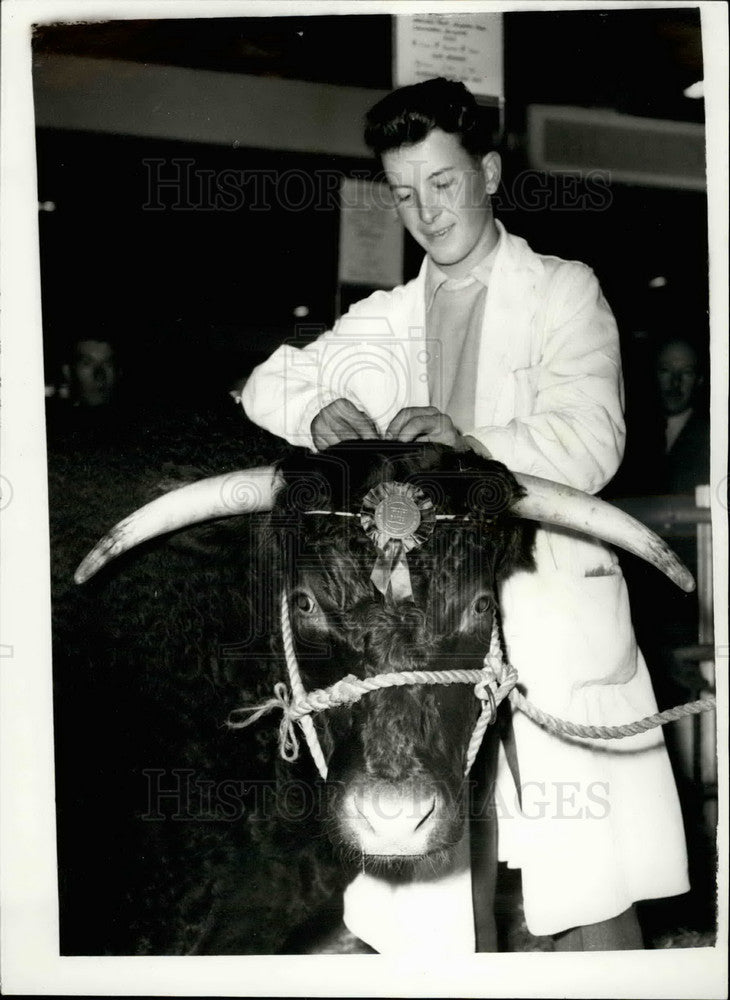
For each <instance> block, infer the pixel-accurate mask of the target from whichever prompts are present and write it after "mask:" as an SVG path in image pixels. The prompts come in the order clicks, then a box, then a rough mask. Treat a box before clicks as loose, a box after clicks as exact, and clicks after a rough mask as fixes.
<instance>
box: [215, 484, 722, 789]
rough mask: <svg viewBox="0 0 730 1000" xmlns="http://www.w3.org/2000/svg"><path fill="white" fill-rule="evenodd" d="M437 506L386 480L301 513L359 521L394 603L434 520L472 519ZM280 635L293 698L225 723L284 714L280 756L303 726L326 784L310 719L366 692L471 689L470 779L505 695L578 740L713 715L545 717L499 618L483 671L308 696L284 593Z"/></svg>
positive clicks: (699, 704) (295, 749)
mask: <svg viewBox="0 0 730 1000" xmlns="http://www.w3.org/2000/svg"><path fill="white" fill-rule="evenodd" d="M432 508H433V505H432V503H431V501H430V500H429V499H428V498H427V497H425V495H424V494H423V493H422V491H421V490H419V489H418V488H417V487H415V486H412V485H409V484H403V483H383V484H381V485H380V486H377V487H375V489H373V490H371V491H370V493H368V494H367V496H366V497H365V500H364V501H363V507H362V509H361V511H360V513H359V515H357V514H354V513H352V512H351V511H332V510H308V511H304V513H305V514H321V515H329V516H333V515H335V516H339V517H353V518H354V517H358V516H359V518H360V524H361V526H362V528H363V530H364V531H365V532H366V533H367V534H368V537H370V539H371V540H372V541H373V543H374V544H375V547H376V549H377V552H378V556H377V558H376V562H375V566H374V568H373V572H372V574H371V580H372V582H373V584H374V586H375V587H376V588H377V589H378V590H380V591H381V592H382V593H383V594H384V595H386V596H387V594H388V593H389V592H390V594H391V595H392V597H393V598H394V599H395V600H396V601H397V600H401V599H404V598H412V589H411V580H410V574H409V570H408V562H407V559H406V554H407V553H408V552H409V551H410V550H411V549H412V548H415V547H416V546H418V545H421V544H422V543H423V542H424V541H425V540H426V538H428V537H429V535H430V534H431V531H432V530H433V523H434V521H438V520H468V515H467V516H466V517H462V516H461V515H455V514H435V513H434V512H433V509H432ZM281 632H282V638H283V643H284V653H285V657H286V664H287V670H288V674H289V686H290V688H291V694H290V693H289V690H288V689H287V686H286V684H284V683H283V682H281V681H280V682H279V683H277V684H276V685H275V686H274V697H273V698H269V699H268V700H267V701H265V702H263V703H261V704H260V705H255V706H253V707H251V708H246V707H244V708H237V709H234V710H233V711H232V712H231V713H230V715H229V718H228V721H227V725H228V726H229V727H230V728H232V729H241V728H243V727H245V726H250V725H251V724H252V723H253V722H256V721H257V720H258V719H260V718H261V717H262V716H263V715H265V714H266V713H267V712H270V711H271V710H272V709H275V708H278V709H280V710H281V712H282V718H281V723H280V726H279V751H280V753H281V756H282V757H283V758H284V759H285V760H288V761H294V760H296V759H297V758H298V756H299V741H298V738H297V732H296V725H295V723H298V724H299V726H300V727H301V729H302V732H303V733H304V737H305V740H306V742H307V746H308V747H309V750H310V753H311V754H312V757H313V759H314V762H315V764H316V767H317V770H318V771H319V773H320V775H321V776H322V778H323V779H326V777H327V762H326V761H325V758H324V754H323V752H322V747H321V746H320V742H319V737H318V736H317V731H316V729H315V726H314V720H313V718H312V716H313V715H314V714H315V713H317V712H323V711H325V710H326V709H328V708H334V707H336V706H338V705H346V704H353V703H354V702H356V701H359V700H360V699H361V698H362V697H363V695H365V694H367V693H369V692H371V691H378V690H381V689H383V688H387V687H397V686H405V685H418V684H473V685H474V694H475V696H476V697H477V698H478V699H479V701H480V702H481V712H480V714H479V717H478V718H477V721H476V724H475V726H474V730H473V732H472V734H471V737H470V739H469V745H468V747H467V751H466V764H465V768H464V775H465V776H466V775H468V773H469V771H470V770H471V766H472V764H473V763H474V759H475V758H476V755H477V752H478V750H479V747H480V746H481V743H482V739H483V737H484V733H485V731H486V729H487V726H488V725H490V724H491V723H492V722H494V720H495V718H496V714H497V708H498V706H499V705H500V703H501V702H502V701H503V700H504V698H506V697H509V700H510V702H511V704H512V707H513V709H516V710H518V711H521V712H523V713H524V714H525V715H527V716H528V718H530V719H531V720H532V721H533V722H535V723H537V725H539V726H541V727H542V728H544V729H545V730H547V731H548V732H550V733H553V734H555V735H558V736H562V737H566V736H567V737H572V738H578V739H601V740H613V739H622V738H625V737H627V736H632V735H635V734H637V733H640V732H646V731H647V730H649V729H653V728H655V727H657V726H662V725H665V724H666V723H667V722H670V721H673V720H675V719H678V718H681V717H683V716H686V715H696V714H699V713H701V712H707V711H713V710H714V708H715V699H714V698H706V699H700V700H699V701H694V702H689V703H687V704H685V705H681V706H677V707H676V708H673V709H668V710H666V711H664V712H658V713H656V714H654V715H652V716H647V717H646V718H644V719H639V720H636V721H634V722H630V723H626V724H623V725H620V726H593V725H580V724H577V723H572V722H566V720H564V719H559V718H556V717H555V716H552V715H548V714H547V713H546V712H542V711H541V710H540V709H538V708H536V707H535V706H534V705H532V704H531V703H530V702H529V701H528V700H527V699H526V698H525V697H524V695H522V694H521V693H520V691H519V690H518V689H517V687H516V684H517V672H516V670H515V669H514V668H513V667H512V666H511V665H510V664H509V663H506V662H505V660H504V658H503V655H502V644H501V642H500V630H499V622H498V618H497V615H496V614H495V616H494V619H493V621H492V634H491V639H490V644H489V650H488V652H487V653H486V655H485V657H484V662H483V664H482V667H481V669H480V670H410V671H401V672H393V673H384V674H376V675H375V676H373V677H366V678H364V679H361V678H359V677H355V676H354V675H352V674H349V675H348V676H347V677H343V678H342V679H341V680H339V681H337V682H336V683H335V684H332V685H331V686H330V687H327V688H320V689H317V690H315V691H310V692H307V691H306V690H305V688H304V684H303V681H302V677H301V673H300V671H299V665H298V663H297V659H296V654H295V652H294V638H293V634H292V628H291V621H290V615H289V604H288V601H287V596H286V591H283V592H282V595H281Z"/></svg>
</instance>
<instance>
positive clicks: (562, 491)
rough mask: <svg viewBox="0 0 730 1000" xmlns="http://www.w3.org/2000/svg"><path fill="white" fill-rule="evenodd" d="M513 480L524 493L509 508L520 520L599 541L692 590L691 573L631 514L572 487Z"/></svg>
mask: <svg viewBox="0 0 730 1000" xmlns="http://www.w3.org/2000/svg"><path fill="white" fill-rule="evenodd" d="M514 477H515V479H516V480H517V482H518V483H519V484H520V486H522V487H524V488H525V489H526V490H527V496H525V497H523V499H522V500H519V501H518V502H517V503H516V504H514V505H513V507H512V510H513V512H514V513H515V514H517V515H518V516H519V517H523V518H525V519H526V520H528V521H542V522H543V523H545V524H552V525H555V526H557V527H561V528H570V530H571V531H579V532H581V533H582V534H584V535H590V536H591V537H593V538H600V539H601V541H604V542H609V543H610V544H611V545H617V546H619V548H622V549H626V551H627V552H631V553H632V554H633V555H635V556H639V557H640V558H641V559H645V560H646V562H649V563H651V564H652V566H655V567H656V568H657V569H658V570H660V571H661V572H662V573H664V574H666V576H668V577H669V579H670V580H672V582H673V583H676V584H677V586H678V587H681V589H682V590H684V591H686V592H687V593H690V592H691V591H693V590H694V589H695V582H694V579H693V577H692V574H691V573H690V571H689V570H688V569H687V567H686V566H684V565H683V563H682V562H680V560H679V559H678V558H677V557H676V556H675V554H674V553H673V552H672V550H671V549H670V548H669V546H668V545H667V544H666V543H665V542H664V541H663V540H662V539H661V538H660V537H659V535H657V534H655V533H654V532H653V531H652V530H651V529H650V528H647V527H646V525H644V524H642V523H641V522H640V521H637V520H636V519H635V518H633V517H631V515H630V514H626V513H625V512H624V511H622V510H620V509H619V508H618V507H613V506H612V505H611V504H609V503H606V502H605V501H604V500H599V499H598V497H594V496H591V495H590V494H589V493H582V492H581V491H580V490H575V489H573V488H572V487H571V486H563V485H562V484H561V483H554V482H552V481H551V480H549V479H539V478H538V477H537V476H527V475H524V474H522V473H514Z"/></svg>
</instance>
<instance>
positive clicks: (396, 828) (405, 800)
mask: <svg viewBox="0 0 730 1000" xmlns="http://www.w3.org/2000/svg"><path fill="white" fill-rule="evenodd" d="M339 827H340V833H341V836H342V839H343V840H344V842H345V844H346V845H347V846H349V847H352V848H354V849H356V850H357V851H358V852H360V853H361V854H362V855H366V856H375V857H378V858H381V859H383V858H408V857H410V858H418V857H422V856H424V855H426V854H432V853H434V852H436V851H442V850H444V849H446V848H449V847H451V846H452V845H453V844H454V843H455V842H456V841H457V840H458V839H459V837H460V835H461V830H462V823H461V820H460V819H459V818H458V817H457V816H456V815H455V813H454V809H453V807H452V805H451V803H449V802H448V800H447V798H446V796H445V795H444V794H443V793H442V791H441V790H440V789H439V788H438V787H437V786H436V785H434V784H433V783H432V782H430V781H427V782H420V783H419V782H418V781H411V782H409V783H408V784H399V785H395V784H391V783H388V782H372V781H370V782H363V783H360V784H358V783H353V784H351V785H349V786H348V787H347V789H346V790H345V792H344V795H343V797H342V800H341V803H340V807H339Z"/></svg>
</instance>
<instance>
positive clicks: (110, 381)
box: [71, 340, 117, 406]
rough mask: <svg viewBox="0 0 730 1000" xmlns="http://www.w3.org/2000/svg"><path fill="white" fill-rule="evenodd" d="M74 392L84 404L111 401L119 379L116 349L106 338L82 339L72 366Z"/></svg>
mask: <svg viewBox="0 0 730 1000" xmlns="http://www.w3.org/2000/svg"><path fill="white" fill-rule="evenodd" d="M71 375H72V382H73V386H72V388H73V393H74V397H75V399H76V400H77V401H78V402H79V403H82V404H83V405H84V406H103V405H104V404H105V403H109V402H110V401H111V398H112V395H113V393H114V387H115V385H116V380H117V372H116V364H115V361H114V351H113V349H112V347H111V345H110V344H108V343H107V342H106V341H104V340H80V341H79V342H78V344H77V345H76V351H75V354H74V360H73V363H72V365H71Z"/></svg>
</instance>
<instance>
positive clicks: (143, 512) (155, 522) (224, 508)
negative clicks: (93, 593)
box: [74, 466, 281, 583]
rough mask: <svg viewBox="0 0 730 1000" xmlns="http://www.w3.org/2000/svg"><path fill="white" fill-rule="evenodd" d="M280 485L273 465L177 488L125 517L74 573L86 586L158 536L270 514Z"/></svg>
mask: <svg viewBox="0 0 730 1000" xmlns="http://www.w3.org/2000/svg"><path fill="white" fill-rule="evenodd" d="M280 483H281V480H280V477H279V476H278V474H277V472H276V470H275V469H274V467H273V466H263V467H261V468H257V469H245V470H242V471H240V472H229V473H228V474H227V475H223V476H211V477H210V478H208V479H201V480H200V481H199V482H197V483H190V484H189V485H188V486H181V487H180V488H179V489H176V490H173V491H172V492H171V493H165V494H164V495H163V496H161V497H158V498H157V499H156V500H153V501H152V502H151V503H148V504H145V506H144V507H140V509H139V510H136V511H135V512H134V513H133V514H130V515H129V516H128V517H125V518H124V520H123V521H120V522H119V523H118V524H116V525H115V526H114V527H113V528H112V529H111V531H108V532H107V534H106V535H104V537H103V538H102V539H101V541H99V542H97V543H96V545H95V546H94V548H93V549H92V550H91V552H89V554H88V555H87V556H86V558H85V559H84V560H83V562H82V563H81V565H80V566H79V568H78V569H77V570H76V572H75V574H74V580H75V581H76V583H85V582H86V581H87V580H88V579H89V578H90V577H92V576H93V575H94V574H95V573H98V572H99V570H100V569H101V568H102V566H105V565H106V564H107V563H108V562H110V561H111V560H112V559H115V558H116V557H117V556H119V555H121V554H122V552H126V551H127V550H128V549H131V548H133V547H134V546H135V545H139V544H140V543H141V542H146V541H148V540H149V539H150V538H155V537H156V536H157V535H164V534H166V533H167V532H168V531H176V530H177V529H178V528H184V527H186V526H187V525H189V524H197V523H198V522H200V521H209V520H211V519H212V518H215V517H230V516H231V515H233V514H255V513H256V512H257V511H267V510H271V508H272V506H273V502H274V496H275V494H276V491H277V489H278V488H279V485H280Z"/></svg>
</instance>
